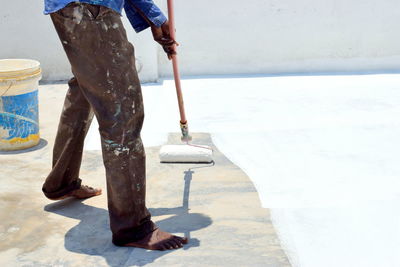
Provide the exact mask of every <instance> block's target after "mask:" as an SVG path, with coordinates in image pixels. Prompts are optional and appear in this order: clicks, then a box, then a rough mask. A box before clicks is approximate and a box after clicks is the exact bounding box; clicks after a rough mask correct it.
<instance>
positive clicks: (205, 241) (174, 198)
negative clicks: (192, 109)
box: [0, 85, 289, 267]
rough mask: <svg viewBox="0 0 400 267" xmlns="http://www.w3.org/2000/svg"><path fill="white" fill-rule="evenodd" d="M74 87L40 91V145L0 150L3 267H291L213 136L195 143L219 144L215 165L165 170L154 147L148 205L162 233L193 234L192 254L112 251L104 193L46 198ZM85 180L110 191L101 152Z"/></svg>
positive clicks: (265, 215) (251, 190)
mask: <svg viewBox="0 0 400 267" xmlns="http://www.w3.org/2000/svg"><path fill="white" fill-rule="evenodd" d="M65 89H66V86H65V85H57V86H53V85H50V86H41V88H40V103H41V104H40V105H41V106H40V111H41V113H40V125H41V134H42V141H41V143H40V145H39V146H38V147H36V148H34V149H31V150H28V151H21V152H12V153H11V152H1V153H0V165H1V166H2V172H1V179H0V200H1V203H2V205H1V206H0V216H1V217H0V221H1V225H0V240H1V242H0V265H1V266H35V267H36V266H144V265H149V266H289V262H288V260H287V257H286V255H285V253H284V252H283V250H282V249H281V247H280V242H279V239H278V237H277V234H276V232H275V230H274V228H273V226H272V223H271V219H270V214H269V211H268V209H264V208H262V207H261V203H260V200H259V197H258V194H257V191H256V189H255V187H254V186H253V183H252V182H251V181H250V179H249V177H247V175H246V174H245V173H244V172H243V171H242V170H241V169H240V168H238V167H237V166H235V165H234V164H233V163H232V162H231V161H229V160H228V159H227V158H226V157H225V156H224V155H223V154H222V153H221V152H220V151H219V150H218V148H217V147H215V146H214V145H213V144H212V140H211V138H210V136H209V135H208V134H195V135H194V137H195V139H196V140H197V141H198V142H200V143H204V144H209V145H212V146H213V147H214V149H215V165H190V164H189V165H188V164H183V165H182V164H160V163H158V159H157V153H158V150H159V147H158V146H152V147H149V146H148V147H146V152H147V159H148V160H147V164H148V166H147V170H148V172H147V173H148V182H147V185H148V188H147V189H148V193H147V203H148V206H149V208H150V211H151V213H152V214H153V218H154V220H155V221H156V222H157V224H158V225H159V226H160V227H161V228H163V229H165V230H168V231H171V232H174V233H177V234H180V235H185V236H187V237H189V238H190V240H191V241H190V244H189V245H188V246H186V247H185V249H182V250H178V251H167V252H151V251H146V250H142V249H133V248H118V247H115V246H113V245H112V243H111V240H110V239H111V233H110V231H109V226H108V213H107V209H106V207H107V203H106V195H105V194H104V195H102V196H100V197H96V198H92V199H88V200H85V201H77V200H63V201H59V202H51V201H49V200H47V199H46V198H44V196H43V195H42V193H41V185H42V182H43V179H44V178H45V176H46V175H47V173H48V171H49V167H50V164H51V149H52V146H53V141H54V134H55V131H56V127H57V121H58V117H59V114H60V111H61V108H62V102H63V96H64V94H65ZM177 137H178V135H171V136H170V139H169V143H176V142H178V139H177ZM81 177H82V178H83V180H84V182H85V183H87V184H90V185H92V186H96V187H101V188H103V189H104V188H105V178H104V168H103V165H102V159H101V152H100V151H85V156H84V161H83V166H82V171H81ZM171 185H172V186H171Z"/></svg>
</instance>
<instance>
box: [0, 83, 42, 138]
mask: <svg viewBox="0 0 400 267" xmlns="http://www.w3.org/2000/svg"><path fill="white" fill-rule="evenodd" d="M0 131H1V139H3V140H12V139H15V138H17V139H19V138H21V139H25V138H28V137H30V136H32V135H37V134H38V133H39V108H38V91H37V90H36V91H33V92H31V93H27V94H23V95H14V96H2V97H1V98H0Z"/></svg>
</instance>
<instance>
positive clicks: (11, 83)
mask: <svg viewBox="0 0 400 267" xmlns="http://www.w3.org/2000/svg"><path fill="white" fill-rule="evenodd" d="M15 83H16V81H10V86H9V87H8V88H7V90H6V91H5V92H4V93H3V94H2V95H1V96H4V95H5V94H6V93H7V92H8V90H10V89H11V87H12V86H13V85H15ZM1 96H0V97H1Z"/></svg>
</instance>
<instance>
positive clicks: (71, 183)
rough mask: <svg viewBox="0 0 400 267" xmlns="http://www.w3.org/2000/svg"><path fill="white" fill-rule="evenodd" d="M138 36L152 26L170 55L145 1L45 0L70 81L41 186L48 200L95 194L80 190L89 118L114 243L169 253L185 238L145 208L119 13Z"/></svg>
mask: <svg viewBox="0 0 400 267" xmlns="http://www.w3.org/2000/svg"><path fill="white" fill-rule="evenodd" d="M122 8H125V11H126V14H127V16H128V18H129V20H130V22H131V24H132V26H133V27H134V28H135V30H136V31H137V32H140V31H142V30H144V29H146V28H148V27H151V29H152V32H153V36H154V39H155V40H156V41H157V42H159V43H160V44H161V45H162V46H163V48H164V50H165V52H166V53H167V54H168V57H171V55H172V54H174V53H175V50H174V49H175V48H174V44H175V41H174V40H172V39H171V37H170V35H169V30H168V21H167V19H166V17H165V16H164V15H163V13H162V12H161V11H160V9H159V8H158V7H157V6H156V5H154V3H153V2H152V0H125V1H124V0H81V1H74V0H45V14H50V16H51V19H52V21H53V24H54V26H55V29H56V31H57V33H58V36H59V38H60V40H61V42H62V45H63V47H64V50H65V52H66V54H67V57H68V60H69V62H70V63H71V69H72V73H73V74H74V77H73V78H72V79H71V80H70V81H69V83H68V84H69V90H68V93H67V95H66V98H65V103H64V109H63V111H62V115H61V118H60V124H59V128H58V132H57V137H56V140H55V145H54V151H53V168H52V170H51V172H50V174H49V176H48V177H47V178H46V181H45V183H44V185H43V189H42V190H43V192H44V194H45V195H46V197H48V198H49V199H51V200H59V199H64V198H67V197H75V198H79V199H83V198H89V197H93V196H97V195H100V194H101V190H100V189H94V188H91V187H89V186H85V185H81V179H80V178H79V169H80V164H81V160H82V151H83V144H84V139H85V136H86V133H87V131H88V129H89V126H90V123H91V120H92V118H93V115H95V116H96V118H97V120H98V122H99V131H100V135H101V142H102V152H103V161H104V165H105V169H106V179H107V195H108V210H109V215H110V226H111V231H112V233H113V240H112V241H113V243H114V244H115V245H117V246H128V247H140V248H145V249H151V250H166V249H176V248H180V247H182V246H183V244H186V243H187V240H186V239H185V238H181V237H177V236H173V235H171V234H170V233H167V232H163V231H162V230H160V229H159V228H157V226H156V225H155V224H154V223H153V222H152V221H151V215H150V213H149V211H148V210H147V208H146V205H145V193H146V187H145V175H146V172H145V151H144V148H143V144H142V141H141V138H140V131H141V128H142V124H143V119H144V111H143V100H142V93H141V87H140V83H139V79H138V75H137V71H136V68H135V57H134V48H133V46H132V44H130V43H129V42H128V40H127V36H126V32H125V29H124V27H123V25H122V22H121V18H120V16H121V15H120V13H121V10H122Z"/></svg>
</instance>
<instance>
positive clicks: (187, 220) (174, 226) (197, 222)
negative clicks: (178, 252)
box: [149, 162, 215, 249]
mask: <svg viewBox="0 0 400 267" xmlns="http://www.w3.org/2000/svg"><path fill="white" fill-rule="evenodd" d="M214 165H215V163H214V162H212V163H211V164H209V165H207V166H201V167H194V168H190V169H188V170H187V171H185V172H184V174H185V176H184V180H185V186H184V190H183V201H182V202H183V203H182V207H177V208H171V209H149V211H150V213H151V214H152V215H154V216H160V215H168V214H176V215H175V216H172V217H170V218H168V219H165V220H162V221H159V222H157V225H158V226H159V227H160V228H161V229H165V230H166V231H169V232H172V233H178V232H180V233H181V232H183V233H184V235H185V237H186V238H187V239H189V244H188V245H186V246H184V249H189V248H190V247H195V246H199V245H200V241H199V240H198V239H192V238H191V235H190V232H192V231H197V230H200V229H202V228H205V227H207V226H209V225H211V224H212V220H211V218H210V217H208V216H206V215H204V214H201V213H189V196H190V184H191V182H192V180H193V174H194V173H195V172H194V171H193V169H200V168H208V167H212V166H214Z"/></svg>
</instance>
